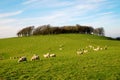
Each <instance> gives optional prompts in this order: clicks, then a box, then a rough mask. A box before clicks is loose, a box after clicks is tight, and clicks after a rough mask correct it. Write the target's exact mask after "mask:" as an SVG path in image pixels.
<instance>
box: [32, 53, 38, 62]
mask: <svg viewBox="0 0 120 80" xmlns="http://www.w3.org/2000/svg"><path fill="white" fill-rule="evenodd" d="M39 59H40V58H39V56H38V55H36V54H34V55H33V56H32V58H31V61H35V60H39Z"/></svg>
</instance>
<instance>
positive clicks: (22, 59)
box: [18, 56, 27, 63]
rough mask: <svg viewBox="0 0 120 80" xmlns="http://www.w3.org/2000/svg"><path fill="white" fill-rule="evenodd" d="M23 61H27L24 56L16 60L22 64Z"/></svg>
mask: <svg viewBox="0 0 120 80" xmlns="http://www.w3.org/2000/svg"><path fill="white" fill-rule="evenodd" d="M23 61H27V58H26V57H25V56H23V57H21V58H19V59H18V63H19V62H23Z"/></svg>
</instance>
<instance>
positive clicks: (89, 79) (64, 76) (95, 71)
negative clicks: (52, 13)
mask: <svg viewBox="0 0 120 80" xmlns="http://www.w3.org/2000/svg"><path fill="white" fill-rule="evenodd" d="M60 45H63V50H61V51H60V50H59V46H60ZM88 45H93V46H100V47H104V46H105V45H107V46H108V49H107V50H102V51H97V52H95V51H92V50H90V49H88V50H89V52H88V53H86V54H83V55H77V54H76V50H77V49H83V48H85V47H86V46H88ZM47 52H50V53H54V54H56V55H57V57H55V58H44V57H43V54H46V53H47ZM33 54H38V55H39V56H40V58H41V60H39V61H30V58H31V57H32V55H33ZM18 56H26V57H27V59H28V61H27V62H22V63H17V60H18V59H10V57H18ZM0 58H2V59H3V60H0V80H120V42H119V41H115V40H109V39H108V38H105V37H100V36H95V35H83V34H59V35H44V36H43V35H41V36H31V37H20V38H8V39H0Z"/></svg>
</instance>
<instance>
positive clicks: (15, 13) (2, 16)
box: [0, 10, 23, 18]
mask: <svg viewBox="0 0 120 80" xmlns="http://www.w3.org/2000/svg"><path fill="white" fill-rule="evenodd" d="M22 12H23V11H22V10H20V11H16V12H7V13H0V18H5V17H10V16H15V15H18V14H21V13H22Z"/></svg>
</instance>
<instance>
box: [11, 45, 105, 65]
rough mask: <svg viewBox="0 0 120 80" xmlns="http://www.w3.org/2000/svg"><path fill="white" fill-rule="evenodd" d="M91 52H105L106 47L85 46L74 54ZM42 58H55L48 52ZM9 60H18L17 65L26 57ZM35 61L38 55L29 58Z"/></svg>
mask: <svg viewBox="0 0 120 80" xmlns="http://www.w3.org/2000/svg"><path fill="white" fill-rule="evenodd" d="M59 50H60V51H61V50H63V45H60V46H59ZM91 50H92V51H100V50H107V46H104V47H100V46H97V47H95V46H92V45H89V46H87V47H86V48H85V49H78V50H77V51H76V53H77V54H78V55H81V54H84V53H88V52H90V51H91ZM43 57H44V58H50V57H56V54H53V53H52V54H50V53H49V52H48V53H46V54H44V55H43ZM10 59H18V63H19V62H24V61H27V57H25V56H23V57H10ZM35 60H40V57H39V55H36V54H34V55H33V56H32V57H31V61H35Z"/></svg>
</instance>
